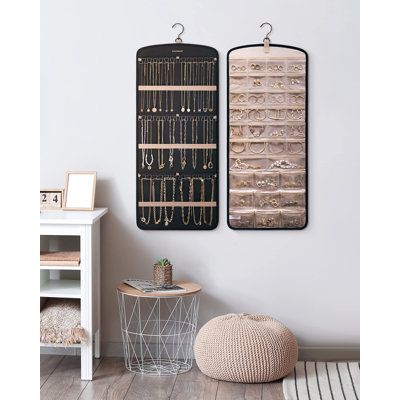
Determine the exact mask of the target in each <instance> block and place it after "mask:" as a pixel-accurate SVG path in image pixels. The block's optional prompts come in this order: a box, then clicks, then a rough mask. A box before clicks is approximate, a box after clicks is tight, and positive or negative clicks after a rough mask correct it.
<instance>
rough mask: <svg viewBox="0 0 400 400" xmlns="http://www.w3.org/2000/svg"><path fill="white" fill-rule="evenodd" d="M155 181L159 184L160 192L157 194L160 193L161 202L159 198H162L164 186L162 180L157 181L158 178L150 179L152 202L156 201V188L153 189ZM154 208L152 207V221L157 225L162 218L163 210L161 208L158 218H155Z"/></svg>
mask: <svg viewBox="0 0 400 400" xmlns="http://www.w3.org/2000/svg"><path fill="white" fill-rule="evenodd" d="M155 181H159V182H160V191H159V193H160V200H161V198H162V194H163V186H164V184H163V183H164V181H163V179H159V178H153V179H152V182H151V183H152V185H151V189H152V192H153V193H152V196H153V200H154V201H156V199H157V197H156V187H155ZM156 208H157V207H155V206H154V207H153V219H154V223H155V224H156V225H158V224H159V223H160V222H161V218H162V212H163V209H162V207H160V214H159V217H158V218H157V212H156Z"/></svg>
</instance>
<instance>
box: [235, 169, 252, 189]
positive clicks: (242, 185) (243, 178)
mask: <svg viewBox="0 0 400 400" xmlns="http://www.w3.org/2000/svg"><path fill="white" fill-rule="evenodd" d="M253 186H254V179H253V173H247V172H245V173H240V172H230V173H229V187H230V188H231V189H252V188H253Z"/></svg>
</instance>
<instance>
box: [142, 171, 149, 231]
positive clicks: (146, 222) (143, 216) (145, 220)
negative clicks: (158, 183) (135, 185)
mask: <svg viewBox="0 0 400 400" xmlns="http://www.w3.org/2000/svg"><path fill="white" fill-rule="evenodd" d="M145 180H146V181H149V201H151V181H152V179H151V178H141V179H140V192H141V194H142V202H144V187H143V186H144V185H143V182H144V181H145ZM145 208H146V207H141V209H142V216H141V218H140V220H141V221H142V222H143V223H144V224H146V225H148V224H149V223H150V218H151V207H149V212H148V214H147V218H146V217H145V212H144V209H145Z"/></svg>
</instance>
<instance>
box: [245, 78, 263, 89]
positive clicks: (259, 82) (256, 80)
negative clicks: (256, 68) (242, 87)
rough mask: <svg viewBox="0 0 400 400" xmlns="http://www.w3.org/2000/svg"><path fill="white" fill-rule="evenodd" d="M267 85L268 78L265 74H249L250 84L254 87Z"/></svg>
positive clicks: (260, 87) (258, 87) (250, 86)
mask: <svg viewBox="0 0 400 400" xmlns="http://www.w3.org/2000/svg"><path fill="white" fill-rule="evenodd" d="M266 85H267V78H266V77H265V76H249V79H248V86H249V88H252V89H264V88H265V86H266Z"/></svg>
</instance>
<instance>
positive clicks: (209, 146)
mask: <svg viewBox="0 0 400 400" xmlns="http://www.w3.org/2000/svg"><path fill="white" fill-rule="evenodd" d="M138 147H139V149H216V148H217V145H216V144H211V143H208V144H207V143H197V144H196V143H193V144H190V143H163V144H159V143H147V144H139V145H138Z"/></svg>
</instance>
